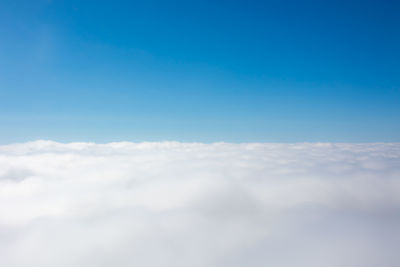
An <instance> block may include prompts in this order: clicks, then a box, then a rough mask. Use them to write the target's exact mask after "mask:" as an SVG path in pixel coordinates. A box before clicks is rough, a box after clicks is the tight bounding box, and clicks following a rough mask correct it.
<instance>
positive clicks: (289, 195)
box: [0, 141, 400, 267]
mask: <svg viewBox="0 0 400 267" xmlns="http://www.w3.org/2000/svg"><path fill="white" fill-rule="evenodd" d="M399 248H400V144H399V143H395V144H331V143H299V144H268V143H266V144H263V143H254V144H228V143H214V144H200V143H179V142H161V143H129V142H118V143H109V144H95V143H69V144H61V143H56V142H51V141H36V142H29V143H24V144H13V145H5V146H0V266H4V267H16V266H29V267H50V266H51V267H71V266H74V267H128V266H129V267H132V266H138V267H169V266H171V267H261V266H262V267H265V266H271V267H274V266H279V267H291V266H296V267H303V266H304V267H321V266H323V267H337V266H340V267H358V266H360V267H361V266H362V267H375V266H377V267H378V266H379V267H398V266H400V253H399Z"/></svg>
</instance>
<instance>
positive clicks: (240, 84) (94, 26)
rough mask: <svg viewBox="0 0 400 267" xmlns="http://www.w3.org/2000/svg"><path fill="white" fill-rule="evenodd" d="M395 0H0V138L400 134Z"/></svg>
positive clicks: (399, 31)
mask: <svg viewBox="0 0 400 267" xmlns="http://www.w3.org/2000/svg"><path fill="white" fill-rule="evenodd" d="M398 14H400V4H399V3H398V2H397V3H396V1H199V0H196V1H143V2H142V1H140V2H137V1H74V0H71V1H57V0H53V1H41V0H37V1H22V0H21V1H18V0H13V1H11V0H2V1H1V2H0V143H10V142H23V141H28V140H36V139H52V140H56V141H61V142H69V141H94V142H110V141H121V140H128V141H159V140H177V141H199V142H215V141H226V142H303V141H311V142H317V141H323V142H327V141H329V142H393V141H395V142H399V141H400V67H399V66H400V65H399V62H400V49H399V47H400V16H399V15H398Z"/></svg>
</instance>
